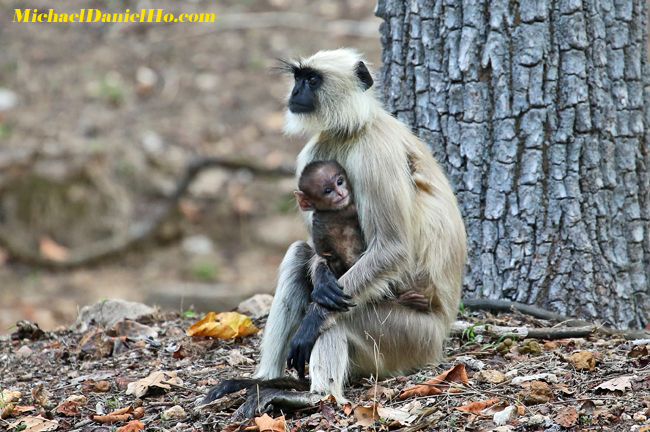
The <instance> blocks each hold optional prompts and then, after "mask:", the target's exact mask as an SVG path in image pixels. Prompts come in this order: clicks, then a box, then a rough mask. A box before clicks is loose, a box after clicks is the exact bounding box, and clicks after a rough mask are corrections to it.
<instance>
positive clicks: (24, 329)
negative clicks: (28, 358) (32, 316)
mask: <svg viewBox="0 0 650 432" xmlns="http://www.w3.org/2000/svg"><path fill="white" fill-rule="evenodd" d="M16 327H17V329H16V331H15V332H13V333H12V334H11V339H13V340H21V339H31V340H38V339H40V338H42V337H43V336H45V332H44V331H43V330H41V329H40V327H39V326H38V324H37V323H32V322H29V321H25V320H20V321H18V322H17V323H16Z"/></svg>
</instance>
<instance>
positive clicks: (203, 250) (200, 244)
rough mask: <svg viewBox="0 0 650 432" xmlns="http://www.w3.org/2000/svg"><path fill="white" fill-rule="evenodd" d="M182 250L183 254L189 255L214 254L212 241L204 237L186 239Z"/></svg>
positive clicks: (195, 236)
mask: <svg viewBox="0 0 650 432" xmlns="http://www.w3.org/2000/svg"><path fill="white" fill-rule="evenodd" d="M182 248H183V252H185V253H187V254H189V255H210V254H211V253H213V252H214V246H213V245H212V240H210V239H209V238H208V237H207V236H204V235H194V236H190V237H185V238H184V239H183V244H182Z"/></svg>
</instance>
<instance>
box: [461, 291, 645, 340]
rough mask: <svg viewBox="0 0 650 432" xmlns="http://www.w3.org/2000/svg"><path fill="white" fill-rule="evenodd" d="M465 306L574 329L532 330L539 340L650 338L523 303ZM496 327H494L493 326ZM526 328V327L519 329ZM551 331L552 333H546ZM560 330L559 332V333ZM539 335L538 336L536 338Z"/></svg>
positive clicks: (491, 302) (467, 303) (531, 334)
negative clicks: (596, 335)
mask: <svg viewBox="0 0 650 432" xmlns="http://www.w3.org/2000/svg"><path fill="white" fill-rule="evenodd" d="M463 306H465V307H466V308H468V309H472V310H485V311H489V312H513V311H516V312H520V313H523V314H525V315H530V316H532V317H535V318H539V319H545V320H548V321H559V322H563V323H564V325H565V326H566V327H571V328H574V330H575V335H571V332H569V331H568V329H567V328H556V327H553V328H551V329H547V328H538V329H535V328H530V329H528V330H529V333H528V336H523V337H529V338H538V339H553V338H555V339H561V338H568V337H585V336H588V335H589V334H591V333H593V332H598V333H603V334H606V335H610V336H614V335H620V336H623V337H624V338H625V339H628V340H635V339H643V338H648V337H650V332H647V331H644V330H619V329H615V328H612V327H606V326H599V325H596V324H594V323H591V322H589V321H584V320H580V319H575V318H570V317H566V316H564V315H560V314H558V313H555V312H551V311H548V310H546V309H542V308H540V307H538V306H533V305H527V304H523V303H517V302H513V301H509V300H493V299H463ZM493 327H494V326H493ZM588 327H592V328H594V330H592V331H591V332H588V333H585V331H586V329H587V328H588ZM519 328H525V327H519ZM549 330H552V331H551V332H548V333H545V332H547V331H549ZM557 330H559V331H557ZM562 331H564V332H566V334H567V335H566V336H559V337H545V336H544V335H545V334H550V335H560V334H562ZM536 334H538V336H535V335H536Z"/></svg>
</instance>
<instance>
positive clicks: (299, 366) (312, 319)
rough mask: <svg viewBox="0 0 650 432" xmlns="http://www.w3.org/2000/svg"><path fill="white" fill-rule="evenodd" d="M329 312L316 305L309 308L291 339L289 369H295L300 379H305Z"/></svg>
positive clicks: (313, 304) (288, 359)
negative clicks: (306, 367) (310, 358)
mask: <svg viewBox="0 0 650 432" xmlns="http://www.w3.org/2000/svg"><path fill="white" fill-rule="evenodd" d="M327 315H328V313H327V310H325V309H324V308H323V307H322V306H320V305H319V304H316V303H312V304H311V305H310V306H309V310H308V311H307V314H306V315H305V317H304V318H303V320H302V323H301V324H300V327H299V328H298V331H296V334H295V335H294V336H293V339H291V344H290V345H289V356H288V357H287V367H288V368H289V369H291V368H295V369H296V371H297V372H298V376H299V377H300V379H305V363H307V362H308V361H309V356H310V355H311V350H312V348H314V344H315V343H316V339H318V336H319V335H320V328H321V326H322V325H323V323H324V322H325V320H326V319H327Z"/></svg>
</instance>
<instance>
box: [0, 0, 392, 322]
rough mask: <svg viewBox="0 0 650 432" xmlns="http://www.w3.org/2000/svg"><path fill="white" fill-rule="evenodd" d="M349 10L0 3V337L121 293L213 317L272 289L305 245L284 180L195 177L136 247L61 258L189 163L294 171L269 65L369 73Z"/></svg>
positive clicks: (157, 192)
mask: <svg viewBox="0 0 650 432" xmlns="http://www.w3.org/2000/svg"><path fill="white" fill-rule="evenodd" d="M374 4H375V2H374V1H363V0H322V1H308V0H243V1H226V0H220V1H208V0H157V1H155V2H154V1H151V0H150V1H147V0H140V1H138V0H91V1H88V0H57V1H56V2H55V3H53V2H51V1H46V0H34V1H30V2H29V4H27V3H26V2H24V1H18V0H3V2H2V3H1V4H0V41H1V43H2V51H1V52H2V54H1V55H0V333H7V332H10V331H11V328H12V326H13V324H14V323H15V322H16V320H18V319H27V320H32V321H36V322H38V323H39V324H40V326H41V327H42V328H44V329H52V328H55V327H57V326H59V325H66V324H69V323H71V322H72V320H73V319H74V317H75V316H76V312H77V309H78V308H79V307H80V306H83V305H85V304H89V303H93V302H96V301H98V300H101V299H105V298H123V299H128V300H135V301H142V302H146V303H149V304H158V305H161V306H163V307H165V308H169V309H176V310H180V311H183V310H186V309H188V308H189V306H190V305H191V304H194V305H195V306H197V307H198V308H199V309H200V310H207V309H211V310H215V309H216V310H224V309H229V308H232V307H234V306H236V304H237V303H238V302H239V301H240V300H242V299H244V298H246V297H249V296H250V295H251V294H253V293H257V292H268V293H271V292H272V291H273V289H274V285H275V277H276V269H277V266H278V265H279V263H280V261H281V259H282V256H283V254H284V252H285V250H286V248H287V246H288V245H289V244H290V243H291V242H292V241H294V240H296V239H302V238H304V237H305V235H306V234H305V231H304V228H303V226H302V223H301V221H300V218H299V215H298V211H297V209H296V206H295V203H294V200H293V195H292V191H293V189H294V185H293V179H292V178H291V177H280V178H277V179H271V178H265V177H261V176H257V175H254V174H253V173H251V171H250V170H246V169H240V170H226V169H213V170H207V171H204V172H202V174H201V175H200V176H199V177H198V178H197V179H196V181H194V182H193V183H192V185H191V187H190V189H189V191H188V193H186V194H185V195H184V196H183V198H182V199H181V200H180V203H179V206H178V209H179V210H178V211H177V212H175V214H174V215H173V216H172V217H170V218H167V219H166V220H165V222H164V223H163V224H162V225H161V226H160V229H157V230H156V232H155V235H153V236H151V238H147V239H146V240H147V241H146V242H145V243H144V244H143V245H141V246H140V247H137V248H133V247H128V248H126V249H125V250H124V251H120V252H119V253H117V254H116V256H114V257H113V258H112V259H110V260H108V261H104V262H102V263H100V264H97V265H81V266H79V267H78V268H75V269H72V270H65V271H56V270H52V269H48V268H47V267H48V266H44V265H42V264H43V263H42V262H41V261H43V262H46V263H47V262H54V263H61V262H65V261H66V260H68V259H70V258H71V257H77V258H78V257H80V256H81V257H83V256H84V254H87V253H92V251H93V248H95V247H97V245H106V244H110V243H111V242H114V241H117V240H119V239H120V238H124V236H126V235H129V233H133V232H134V230H137V229H138V228H139V227H141V226H142V225H143V224H146V223H147V222H148V221H151V220H153V219H154V218H155V217H156V215H157V214H158V213H157V212H159V211H160V210H161V209H162V208H164V206H165V203H167V202H168V201H169V197H170V195H171V194H172V192H173V191H174V190H175V188H176V186H177V183H178V182H179V181H180V179H181V178H182V176H183V173H184V172H185V170H186V167H187V164H188V163H189V162H190V161H192V160H194V159H196V158H197V157H203V156H219V157H227V158H230V159H236V160H238V161H243V162H244V164H248V163H250V164H254V165H261V166H264V167H271V168H273V167H281V166H293V163H294V159H295V156H296V154H297V153H298V151H299V149H300V147H301V146H302V144H303V141H302V140H297V139H288V138H286V137H284V136H283V135H282V122H283V100H284V97H285V94H286V92H287V86H288V85H289V81H288V79H287V78H286V77H282V76H279V75H277V74H276V73H274V72H272V71H271V69H272V67H273V66H274V65H275V64H276V59H277V58H282V57H285V58H286V57H292V56H299V55H309V54H311V53H313V52H315V51H318V50H320V49H331V48H338V47H341V46H351V47H355V48H357V49H359V50H361V51H363V52H364V53H365V54H366V56H367V58H368V59H369V61H370V62H372V63H374V65H375V68H379V67H380V64H379V58H380V41H379V36H378V28H379V24H380V20H379V19H378V18H375V17H374V15H373V8H374ZM15 8H21V9H25V8H37V9H41V10H42V11H47V10H48V9H49V8H54V10H55V12H67V13H75V12H78V11H79V9H81V8H97V9H100V10H101V11H102V12H124V11H125V10H126V9H127V8H128V9H130V10H131V12H135V11H137V10H139V9H144V8H162V9H164V10H165V12H172V13H175V14H178V13H214V14H215V15H216V17H217V20H216V22H215V23H211V24H210V23H204V24H198V23H195V24H189V23H184V24H165V23H123V24H112V23H111V24H108V23H106V24H102V23H83V24H65V23H59V24H53V23H52V24H40V23H39V24H37V23H34V24H25V23H12V22H11V21H12V19H13V11H14V9H15Z"/></svg>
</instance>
